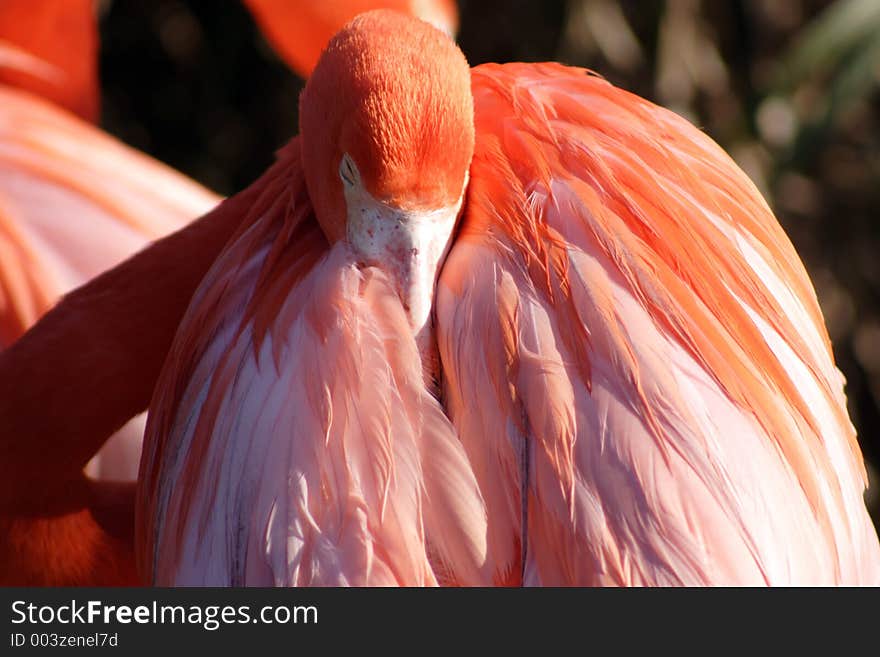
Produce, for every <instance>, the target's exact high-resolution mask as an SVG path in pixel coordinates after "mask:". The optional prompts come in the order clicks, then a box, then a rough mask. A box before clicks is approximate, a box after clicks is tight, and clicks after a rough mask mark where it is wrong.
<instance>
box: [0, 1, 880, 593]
mask: <svg viewBox="0 0 880 657" xmlns="http://www.w3.org/2000/svg"><path fill="white" fill-rule="evenodd" d="M428 62H429V63H430V64H428ZM301 128H302V130H301V133H302V136H301V137H299V138H297V139H295V140H294V141H293V142H292V143H291V144H290V145H289V146H288V147H287V148H285V149H284V150H283V151H282V152H281V153H280V154H279V160H278V162H277V163H276V164H275V165H274V166H273V167H272V169H270V171H268V172H267V173H266V174H265V175H264V176H263V177H262V178H261V179H260V180H258V181H257V182H256V183H255V184H254V185H253V186H251V187H250V188H248V189H247V190H245V191H244V192H242V193H241V194H238V195H236V196H235V197H233V198H231V199H229V200H227V201H226V202H224V203H223V204H221V205H220V206H219V207H218V208H216V209H215V210H214V211H213V212H212V213H210V214H209V215H207V216H206V217H204V218H203V219H201V220H199V221H197V222H194V223H193V224H192V225H190V226H189V227H187V228H186V229H184V230H182V231H179V232H178V233H175V234H173V235H171V236H169V237H167V238H165V239H163V240H160V241H159V242H157V243H156V244H155V245H154V246H153V247H151V248H149V249H147V250H145V251H143V252H141V253H140V254H138V255H137V256H135V257H134V258H132V259H131V260H129V261H127V262H125V263H123V264H122V265H119V266H117V267H116V268H114V269H112V270H110V271H108V272H107V273H106V274H104V275H102V276H101V277H99V278H97V279H95V280H93V281H91V282H90V283H89V284H87V285H85V286H83V287H82V288H80V289H78V290H76V291H75V292H74V293H72V294H71V295H69V296H68V297H67V298H65V299H64V300H63V301H62V302H61V303H60V304H59V305H58V306H57V307H56V308H54V309H53V310H52V311H51V312H50V313H49V314H47V315H46V316H45V317H44V318H43V319H42V320H41V321H40V322H38V323H37V325H36V326H35V327H34V328H33V329H32V330H31V331H29V332H28V333H27V334H26V335H25V336H24V337H23V338H22V339H21V340H19V341H18V342H17V343H16V344H15V345H13V347H12V348H10V349H8V350H7V351H6V352H4V353H2V354H0V426H5V427H9V430H10V431H11V432H12V433H11V434H10V435H13V434H14V433H15V432H16V431H27V432H29V433H30V434H31V435H32V436H33V438H32V439H31V440H30V441H27V442H22V443H14V444H13V443H8V442H5V443H4V444H3V445H2V448H3V454H2V456H3V458H0V494H2V495H0V499H9V498H10V497H13V496H14V494H15V493H16V492H17V493H18V495H19V496H21V495H22V493H21V490H22V486H23V485H27V484H28V483H31V484H32V483H33V482H35V481H37V482H42V481H44V479H43V477H45V476H48V481H50V482H54V481H60V480H65V481H75V479H71V474H70V466H69V463H70V462H71V461H76V460H77V459H80V460H81V459H83V458H87V455H88V454H89V453H90V452H92V451H93V450H94V449H95V448H96V446H97V445H100V442H101V440H103V437H104V436H106V435H108V433H109V432H111V431H112V430H113V429H114V428H115V427H116V426H118V425H119V424H120V423H121V422H124V421H125V420H126V419H128V418H129V417H131V415H133V414H135V413H137V412H139V411H140V410H142V409H143V408H144V407H145V405H146V404H147V403H148V401H149V398H150V395H151V392H152V390H153V384H154V383H155V382H156V381H157V377H158V385H157V386H156V388H155V393H154V395H153V402H152V414H151V418H150V422H149V426H148V437H147V438H148V439H147V447H146V450H145V458H144V460H143V461H142V464H141V477H140V482H139V494H138V495H139V504H138V518H139V522H138V539H137V541H136V549H137V550H138V554H139V559H140V563H141V568H142V570H141V572H142V575H144V576H145V577H147V579H148V581H152V582H157V583H165V584H168V583H213V584H252V583H274V584H297V585H307V584H327V583H337V584H339V583H348V584H388V583H395V584H434V583H443V584H447V583H457V584H479V583H495V584H531V585H536V584H543V585H550V584H565V585H587V584H642V585H655V584H657V585H663V584H792V583H794V584H815V583H820V584H833V583H848V584H862V583H872V584H876V583H878V580H880V577H878V568H880V546H878V541H877V535H876V532H875V531H874V529H873V527H872V526H871V524H870V520H869V519H868V516H867V513H866V511H865V508H864V503H863V501H862V497H861V495H862V492H863V490H864V487H865V476H864V468H863V464H862V460H861V454H860V452H859V449H858V445H857V443H856V440H855V435H854V431H853V428H852V426H851V424H850V423H849V420H848V418H847V416H846V410H845V403H844V396H843V388H842V383H843V382H842V378H841V377H840V375H839V373H838V371H837V370H836V368H835V367H834V364H833V359H832V355H831V351H830V346H829V342H828V338H827V334H826V332H825V329H824V326H823V324H822V320H821V314H820V312H819V310H818V306H817V303H816V300H815V294H814V292H813V290H812V287H811V285H810V283H809V280H808V278H807V276H806V273H805V271H804V269H803V267H802V265H801V264H800V262H799V260H798V258H797V256H796V254H795V253H794V250H793V248H792V247H791V245H790V243H789V242H788V240H787V239H786V237H785V235H784V234H783V232H782V230H781V228H780V227H779V225H778V224H777V223H776V221H775V219H774V218H773V216H772V213H771V212H770V210H769V209H768V208H767V206H766V204H765V203H764V201H763V199H761V197H760V195H759V194H758V193H757V191H756V190H755V188H754V186H753V185H752V184H751V183H750V182H749V181H748V179H747V178H746V176H745V175H744V174H743V173H742V172H741V171H740V170H739V169H738V168H737V167H736V166H735V165H734V164H733V162H732V161H731V160H730V159H729V158H728V157H727V156H726V155H725V154H724V153H723V152H722V151H721V149H719V148H718V147H717V145H715V144H714V143H713V142H712V141H711V140H710V139H708V138H707V137H706V136H705V135H703V134H702V133H700V132H699V131H698V130H696V129H695V128H694V127H693V126H691V125H690V124H688V123H687V122H686V121H684V120H683V119H681V118H680V117H677V116H676V115H674V114H672V113H670V112H668V111H666V110H663V109H661V108H658V107H656V106H654V105H652V104H650V103H649V102H647V101H645V100H643V99H640V98H638V97H636V96H633V95H631V94H628V93H626V92H624V91H622V90H619V89H616V88H615V87H613V86H612V85H610V84H608V83H606V82H605V81H603V80H601V79H600V78H598V77H596V76H593V75H591V74H589V73H588V72H586V71H583V70H580V69H572V68H566V67H562V66H559V65H555V64H536V65H527V64H509V65H505V66H498V65H486V66H481V67H477V68H475V69H473V70H468V68H467V65H466V62H465V61H464V58H463V57H462V55H461V54H460V52H459V51H458V50H457V49H456V48H455V46H454V44H453V43H452V42H451V41H450V40H449V39H447V38H445V37H444V36H443V35H442V34H441V33H440V32H437V31H435V30H433V29H431V28H429V27H427V26H426V25H424V24H422V23H419V22H417V21H413V20H412V19H407V18H405V17H402V16H399V15H396V14H394V13H390V12H376V13H370V14H366V15H363V16H361V17H359V18H358V19H356V20H355V21H354V22H352V23H351V24H350V25H349V26H348V27H347V28H346V29H344V30H343V31H342V32H341V33H340V34H339V35H338V36H337V37H336V38H335V39H334V41H333V42H332V44H331V46H330V48H328V51H327V53H326V54H325V55H324V56H323V59H322V60H321V63H320V64H319V65H318V67H317V69H316V71H315V74H314V76H313V77H312V79H311V80H310V82H309V84H308V86H307V89H306V91H305V92H304V96H303V100H302V108H301ZM453 224H454V228H453ZM230 236H231V239H229V238H230ZM227 240H228V241H227ZM224 244H225V245H226V246H225V247H224V246H223V245H224ZM221 250H222V251H221ZM218 253H220V255H219V257H218V256H217V254H218ZM212 263H213V264H212ZM209 267H210V269H209V270H208V268H209ZM206 270H208V274H207V275H206V276H205V277H204V279H203V280H202V276H203V274H204V272H205V271H206ZM435 279H436V285H435ZM200 280H201V283H199V281H200ZM147 282H149V284H147ZM197 286H198V289H197V291H196V293H195V296H193V297H192V302H191V303H190V295H191V292H192V290H193V289H195V288H196V287H197ZM188 304H189V309H188V310H185V309H186V308H187V305H188ZM184 312H185V316H184V317H183V320H182V322H181V316H182V315H184ZM178 324H180V326H179V329H178ZM93 327H98V328H99V331H98V332H97V333H95V331H94V330H93ZM175 330H177V335H176V337H173V336H174V332H175ZM172 337H173V342H172ZM108 344H112V345H113V349H112V350H108V349H107V347H106V345H108ZM45 353H51V354H53V357H54V358H55V379H54V380H53V381H51V382H45V381H36V382H35V381H33V377H28V367H29V365H30V364H31V363H33V362H35V359H36V358H38V357H39V356H40V354H45ZM163 359H166V360H165V365H164V367H163V371H162V374H161V376H160V375H159V368H160V364H161V362H162V360H163ZM85 372H90V373H92V376H84V373H85ZM435 381H438V382H439V383H440V389H441V396H440V399H441V401H442V410H443V412H442V413H441V412H440V406H438V403H437V402H436V401H435V400H434V399H432V396H431V395H430V394H429V392H430V390H431V388H433V387H434V382H435ZM37 408H43V409H57V411H56V412H53V413H42V414H40V413H38V412H36V411H35V409H37ZM60 409H63V410H60ZM36 416H39V417H36ZM59 433H65V435H66V437H67V439H66V440H65V441H64V442H63V444H58V440H57V435H58V434H59ZM49 452H51V454H50V458H48V459H45V460H47V461H48V463H47V464H46V468H45V469H46V472H45V473H42V472H41V473H34V472H33V468H32V467H31V464H32V463H34V462H35V461H36V460H38V458H39V457H44V458H45V455H46V454H47V453H49ZM53 477H54V478H53ZM56 490H57V486H56ZM74 545H75V547H74ZM57 547H58V546H57V545H56V546H55V548H56V549H57ZM71 550H72V551H74V552H75V551H76V550H80V551H82V553H83V554H88V550H87V549H86V548H84V547H83V545H82V544H81V543H80V542H77V541H71ZM209 552H210V554H211V555H212V556H211V558H210V559H209V558H206V557H205V555H207V554H208V553H209Z"/></svg>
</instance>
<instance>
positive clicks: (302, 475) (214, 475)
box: [138, 141, 485, 586]
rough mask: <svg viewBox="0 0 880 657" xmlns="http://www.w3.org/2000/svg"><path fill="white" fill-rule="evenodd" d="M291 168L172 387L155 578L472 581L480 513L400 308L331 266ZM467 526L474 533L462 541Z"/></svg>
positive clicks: (292, 165)
mask: <svg viewBox="0 0 880 657" xmlns="http://www.w3.org/2000/svg"><path fill="white" fill-rule="evenodd" d="M282 162H283V164H284V168H283V169H282V171H283V175H282V176H280V178H281V179H280V180H277V181H275V182H274V184H272V185H270V186H269V188H268V189H267V190H266V191H265V192H264V194H266V195H270V197H271V198H272V199H273V201H272V203H271V205H269V206H268V209H266V208H265V207H263V208H259V209H260V210H261V211H260V212H258V213H253V212H252V213H250V214H249V217H248V218H247V219H246V220H245V221H244V222H243V224H242V227H241V228H240V229H239V231H238V236H237V237H236V238H234V239H233V240H231V242H230V244H229V246H228V247H227V248H226V249H225V251H224V253H223V254H221V256H220V257H219V258H218V260H217V261H216V263H215V264H214V266H213V267H212V269H211V271H209V272H208V274H207V276H206V278H205V281H204V282H203V284H202V285H201V286H200V288H199V291H198V292H197V293H196V295H195V297H194V298H193V303H192V305H191V308H190V311H189V312H188V314H187V316H186V317H185V318H184V320H183V322H182V324H181V327H180V331H179V334H178V340H176V341H175V344H174V346H173V348H172V351H171V354H170V358H169V362H170V363H172V364H173V366H171V367H168V368H166V369H165V371H164V372H163V375H162V377H161V378H160V380H159V383H158V385H157V398H156V399H154V402H153V408H154V409H155V412H154V413H153V414H152V415H151V417H150V423H149V426H148V430H147V435H148V436H150V437H151V438H153V437H155V440H152V441H151V442H150V445H151V449H150V451H149V452H148V453H147V454H146V456H145V459H144V462H143V466H142V471H141V490H142V491H148V492H149V493H148V495H149V494H150V493H152V497H147V498H145V499H141V500H140V502H139V505H138V506H139V509H148V513H149V515H148V516H147V517H146V518H143V519H142V521H140V522H139V526H145V527H146V531H145V533H144V534H143V535H142V536H140V538H139V539H138V545H139V546H140V547H142V548H144V549H145V554H144V555H143V557H142V562H141V563H142V566H143V567H144V570H145V572H146V573H147V574H148V578H149V581H152V582H155V583H158V584H165V585H168V584H177V585H180V584H190V585H191V584H199V585H204V584H212V585H217V584H222V585H241V584H250V585H254V584H262V585H276V586H278V585H281V586H284V585H304V586H308V585H393V584H396V585H432V584H436V583H437V578H436V577H435V575H434V571H433V569H432V567H431V565H430V563H429V561H428V557H429V554H430V556H432V558H434V559H436V560H437V562H438V564H440V566H441V572H442V573H445V576H446V577H447V579H448V580H449V579H452V581H458V580H459V579H465V580H467V581H472V580H473V579H475V578H476V577H477V575H478V564H480V563H482V551H484V550H485V546H484V545H481V541H484V536H485V518H484V517H482V516H481V515H480V514H481V513H482V503H481V501H480V498H479V493H478V492H477V488H476V482H475V481H474V479H473V476H472V475H471V474H470V468H469V467H468V465H467V461H466V459H465V458H464V454H463V452H462V450H461V447H460V445H459V443H458V440H457V438H456V437H455V434H454V431H453V430H452V428H451V426H450V425H449V423H448V421H447V420H446V418H445V416H444V415H443V413H442V410H441V409H440V407H439V405H438V404H437V402H436V400H434V399H433V398H432V397H431V396H430V395H429V394H428V393H427V391H426V390H425V389H424V387H423V385H422V376H421V368H420V366H419V363H420V361H419V358H418V352H417V351H416V348H415V342H414V340H413V339H412V336H410V335H409V332H408V326H407V324H406V319H405V316H404V313H403V309H402V307H401V305H400V301H399V299H398V298H397V297H396V295H395V293H394V292H393V290H392V289H391V288H390V287H389V285H388V282H387V280H386V279H385V277H384V274H383V273H382V272H381V271H380V270H377V269H367V270H360V269H358V267H357V266H356V261H355V258H354V255H353V254H352V252H351V251H350V250H349V249H348V247H347V246H346V245H345V244H344V243H338V244H337V245H336V246H335V247H333V249H332V250H328V247H327V242H326V239H325V238H324V236H323V235H322V234H321V232H320V229H319V228H318V225H317V223H316V222H315V220H314V217H313V216H312V214H311V205H310V203H309V201H308V196H307V193H306V191H305V184H304V180H303V177H302V173H301V165H300V159H299V143H298V142H296V141H295V142H294V143H292V144H291V145H289V146H288V147H287V148H286V149H285V151H284V154H283V156H282ZM218 308H222V309H223V310H222V312H216V310H215V309H218ZM181 386H182V387H181ZM196 408H198V409H200V411H199V412H197V413H194V412H193V409H196ZM169 450H170V451H169ZM169 482H176V483H175V485H174V486H169ZM429 499H430V501H431V503H432V504H433V505H439V506H436V508H433V509H431V510H430V511H428V510H427V509H428V507H429V505H428V500H429ZM456 514H457V515H461V516H462V517H467V518H476V522H475V523H473V526H467V527H466V528H465V529H466V530H467V531H466V532H465V533H463V534H462V533H461V532H460V530H458V525H457V524H455V523H449V522H447V516H449V515H456ZM430 529H433V530H434V531H433V532H432V535H433V536H435V537H437V538H436V539H435V541H434V542H433V543H431V544H430V545H428V544H427V543H426V539H425V532H426V530H430Z"/></svg>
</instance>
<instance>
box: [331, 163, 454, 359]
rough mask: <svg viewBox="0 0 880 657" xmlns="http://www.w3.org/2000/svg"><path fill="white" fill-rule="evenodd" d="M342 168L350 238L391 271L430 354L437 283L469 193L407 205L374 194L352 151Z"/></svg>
mask: <svg viewBox="0 0 880 657" xmlns="http://www.w3.org/2000/svg"><path fill="white" fill-rule="evenodd" d="M340 174H341V175H342V178H343V188H344V190H345V202H346V208H347V213H348V221H347V231H348V234H347V238H348V241H349V243H350V244H351V246H352V248H353V249H354V250H355V252H356V253H357V254H358V255H359V256H360V257H362V258H363V259H364V261H365V262H366V263H367V264H373V265H377V266H379V267H381V268H382V269H383V270H384V271H385V272H386V273H387V274H388V276H389V277H391V279H392V281H393V282H394V285H395V287H396V288H397V293H398V295H399V296H400V300H401V302H402V303H403V307H404V310H405V311H406V314H407V317H409V323H410V327H411V328H412V331H413V335H414V336H415V337H416V341H417V343H418V345H419V349H420V351H422V355H423V357H424V356H425V355H426V353H425V349H426V348H427V347H428V344H427V342H428V341H429V340H430V336H431V330H432V326H431V308H432V305H433V300H434V286H435V285H436V282H437V276H438V274H439V269H440V266H441V265H442V263H443V259H444V258H445V257H446V252H447V250H448V248H449V244H450V242H451V239H452V231H453V229H454V228H455V222H456V219H457V218H458V213H459V211H460V210H461V204H462V200H463V198H464V193H462V195H461V197H459V199H458V202H457V203H456V204H455V205H453V206H450V207H445V208H438V209H436V210H430V211H407V210H402V209H400V208H395V207H393V206H391V205H388V204H386V203H382V202H381V201H377V200H376V199H375V198H373V197H372V196H371V195H370V194H369V192H367V191H366V189H364V187H363V185H362V184H361V181H360V176H359V175H357V168H356V167H355V166H354V163H353V162H352V161H351V159H350V158H349V157H348V155H345V156H343V160H342V164H341V166H340ZM466 182H467V181H465V183H466ZM465 187H466V185H465Z"/></svg>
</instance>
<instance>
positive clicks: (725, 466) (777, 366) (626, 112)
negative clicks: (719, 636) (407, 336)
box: [437, 64, 880, 585]
mask: <svg viewBox="0 0 880 657" xmlns="http://www.w3.org/2000/svg"><path fill="white" fill-rule="evenodd" d="M473 90H474V105H475V117H476V118H475V122H476V128H477V143H476V150H475V155H474V161H473V163H472V165H471V170H470V174H471V177H470V185H469V193H468V199H467V205H466V209H465V213H464V216H463V218H462V222H461V226H460V229H459V230H460V232H459V236H458V238H457V240H456V242H455V244H454V246H453V248H452V250H451V252H450V255H449V257H448V259H447V261H446V264H445V265H444V268H443V271H442V274H441V277H440V281H439V284H438V302H437V303H438V306H437V311H438V341H439V346H440V355H441V362H442V365H443V372H444V375H445V381H446V386H445V391H446V397H445V399H446V404H447V406H446V407H447V410H448V412H449V415H450V418H451V419H452V421H453V424H455V426H456V428H457V429H458V432H459V436H460V437H461V440H462V442H463V444H464V446H465V448H466V450H467V452H468V456H469V458H470V459H471V462H472V463H473V464H474V469H475V474H476V476H477V480H478V481H479V482H480V487H481V490H482V492H483V495H484V498H485V500H486V504H487V513H488V516H489V517H490V518H492V519H493V523H490V541H489V551H490V559H491V560H492V561H493V567H494V569H495V577H496V581H511V578H512V579H513V581H517V582H518V581H522V582H523V583H526V584H547V585H559V584H577V585H589V584H621V585H627V584H637V585H657V584H687V585H701V584H796V583H800V584H835V583H836V584H877V583H878V582H880V550H878V544H877V537H876V533H875V530H874V528H873V526H872V525H871V521H870V519H869V517H868V515H867V512H866V510H865V507H864V503H863V500H862V493H863V491H864V488H865V485H866V480H865V474H864V467H863V464H862V461H861V455H860V452H859V449H858V444H857V442H856V437H855V433H854V430H853V428H852V425H851V424H850V422H849V420H848V418H847V416H846V410H845V408H846V407H845V399H844V394H843V379H842V376H841V375H840V373H839V372H838V370H837V369H836V368H835V366H834V363H833V359H832V354H831V350H830V343H829V341H828V337H827V333H826V331H825V329H824V325H823V323H822V318H821V314H820V312H819V309H818V304H817V302H816V298H815V294H814V292H813V290H812V287H811V285H810V282H809V280H808V278H807V275H806V273H805V271H804V269H803V267H802V265H801V263H800V261H799V260H798V258H797V255H796V254H795V252H794V249H793V248H792V246H791V244H790V243H789V241H788V239H787V238H786V237H785V235H784V233H783V232H782V229H781V228H780V226H779V224H778V223H777V222H776V220H775V218H774V217H773V215H772V213H771V211H770V210H769V209H768V208H767V206H766V204H765V203H764V201H763V199H762V198H761V197H760V195H759V194H758V192H757V191H756V190H755V188H754V186H753V185H752V184H751V183H750V182H749V181H748V179H747V178H746V176H745V174H743V173H742V171H740V170H739V169H738V167H736V165H735V164H734V163H733V162H732V161H731V160H730V158H728V157H727V156H726V155H725V154H724V153H723V152H722V151H721V149H719V148H718V147H717V146H716V145H715V144H714V143H713V142H712V141H711V140H710V139H709V138H708V137H706V136H705V135H703V134H702V133H700V132H699V131H698V130H697V129H696V128H694V127H693V126H692V125H690V124H689V123H687V122H686V121H685V120H684V119H681V118H680V117H678V116H676V115H675V114H673V113H671V112H669V111H667V110H664V109H662V108H659V107H657V106H654V105H652V104H651V103H649V102H647V101H645V100H643V99H641V98H638V97H636V96H633V95H632V94H629V93H627V92H625V91H622V90H620V89H617V88H615V87H613V86H612V85H610V84H608V83H607V82H605V81H604V80H602V79H600V78H598V77H596V76H594V75H590V74H589V73H588V72H586V71H583V70H580V69H573V68H565V67H562V66H559V65H550V64H546V65H524V64H511V65H505V66H496V65H486V66H481V67H477V68H476V69H474V73H473ZM487 391H491V394H489V395H486V392H487ZM478 397H479V398H480V399H481V403H480V404H478V405H475V404H473V402H472V400H473V399H476V398H478ZM493 427H503V428H504V430H503V431H498V430H497V429H496V430H494V431H493V430H492V428H493ZM521 490H527V491H528V495H527V497H526V499H522V496H521V495H520V491H521ZM512 501H515V503H512ZM524 517H527V518H528V520H527V521H526V523H525V527H526V529H525V531H524V530H523V521H522V519H523V518H524ZM520 545H521V546H523V548H522V550H521V551H520V550H518V549H515V548H516V547H517V546H520ZM523 554H524V555H525V561H524V562H523V561H522V555H523ZM520 577H521V579H519V578H520Z"/></svg>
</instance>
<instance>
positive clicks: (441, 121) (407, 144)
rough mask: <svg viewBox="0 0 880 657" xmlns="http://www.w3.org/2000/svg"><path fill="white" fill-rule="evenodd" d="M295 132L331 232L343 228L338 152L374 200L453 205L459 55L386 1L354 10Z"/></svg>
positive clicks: (459, 169)
mask: <svg viewBox="0 0 880 657" xmlns="http://www.w3.org/2000/svg"><path fill="white" fill-rule="evenodd" d="M300 134H301V135H302V150H303V160H304V161H305V162H309V167H308V169H307V170H306V182H307V185H308V189H309V195H310V196H311V198H312V202H313V204H314V206H315V210H316V215H317V217H318V221H319V222H320V223H321V227H322V228H323V229H324V232H325V233H326V234H327V236H328V238H329V239H330V240H331V241H336V240H338V239H340V238H341V237H342V236H343V235H344V234H345V216H346V210H345V199H344V190H343V180H344V179H343V177H342V174H344V173H345V172H344V171H343V170H342V169H341V165H342V164H343V156H344V155H345V154H348V158H346V165H347V167H348V169H349V177H350V176H351V175H356V176H357V177H358V178H359V180H360V181H361V182H362V183H363V187H364V189H365V190H366V191H367V192H368V193H369V194H370V196H372V197H373V198H374V199H376V200H378V201H381V202H383V203H387V204H388V205H390V206H393V207H396V208H400V209H403V210H433V209H438V208H446V207H449V206H452V205H454V204H455V203H456V201H457V200H458V199H460V197H461V195H462V191H463V188H464V184H465V179H466V176H467V170H468V167H469V165H470V161H471V157H472V155H473V150H474V109H473V98H472V96H471V89H470V69H469V67H468V63H467V60H466V59H465V57H464V55H463V54H462V52H461V51H460V50H459V49H458V47H457V46H456V45H455V43H454V42H453V41H452V40H451V39H449V37H447V36H446V35H445V34H443V33H442V32H440V31H439V30H437V29H436V28H434V27H432V26H431V25H429V24H427V23H424V22H421V21H418V20H413V19H412V18H410V17H407V16H404V15H403V14H399V13H397V12H394V11H389V10H377V11H372V12H367V13H365V14H361V15H360V16H358V17H357V18H355V19H354V20H353V21H351V22H350V23H349V24H348V25H347V26H346V27H345V28H343V29H342V30H341V31H340V32H339V33H338V34H337V35H336V36H335V37H334V38H333V39H332V40H331V41H330V43H329V45H328V46H327V50H326V51H325V52H324V54H323V55H322V57H321V59H320V60H319V62H318V65H317V66H316V68H315V71H314V73H313V75H312V77H311V78H310V79H309V82H308V84H307V85H306V88H305V90H304V91H303V93H302V97H301V99H300ZM351 165H353V167H352V166H351ZM352 169H353V171H352Z"/></svg>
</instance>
